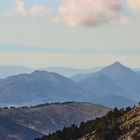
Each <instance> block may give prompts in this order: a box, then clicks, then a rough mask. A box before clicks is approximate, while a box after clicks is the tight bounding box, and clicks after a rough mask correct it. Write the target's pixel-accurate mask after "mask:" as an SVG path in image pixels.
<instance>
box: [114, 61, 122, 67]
mask: <svg viewBox="0 0 140 140" xmlns="http://www.w3.org/2000/svg"><path fill="white" fill-rule="evenodd" d="M112 65H117V66H123V65H122V64H121V63H120V62H119V61H116V62H115V63H113V64H112Z"/></svg>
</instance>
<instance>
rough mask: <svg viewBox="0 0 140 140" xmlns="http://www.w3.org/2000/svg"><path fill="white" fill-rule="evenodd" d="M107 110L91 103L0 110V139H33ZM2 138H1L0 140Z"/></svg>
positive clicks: (98, 115) (68, 103)
mask: <svg viewBox="0 0 140 140" xmlns="http://www.w3.org/2000/svg"><path fill="white" fill-rule="evenodd" d="M109 110H110V109H109V108H106V107H104V106H101V105H97V104H92V103H75V102H65V103H55V104H44V105H38V106H34V107H30V108H29V107H20V108H14V107H11V108H10V109H8V108H1V109H0V140H33V139H34V138H35V137H41V136H43V135H44V134H48V133H50V132H54V131H56V130H58V129H62V128H63V127H67V126H70V125H71V124H77V125H79V123H80V122H81V121H86V120H90V119H94V118H96V117H100V116H102V115H104V114H106V113H107V112H108V111H109ZM1 138H2V139H1Z"/></svg>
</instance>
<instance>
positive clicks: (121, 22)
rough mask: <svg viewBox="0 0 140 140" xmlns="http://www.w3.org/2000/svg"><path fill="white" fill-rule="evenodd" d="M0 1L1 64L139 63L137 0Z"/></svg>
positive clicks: (139, 8) (84, 65) (139, 12)
mask: <svg viewBox="0 0 140 140" xmlns="http://www.w3.org/2000/svg"><path fill="white" fill-rule="evenodd" d="M104 2H105V3H104ZM0 3H1V4H0V31H1V32H0V57H1V60H0V65H24V66H30V67H44V66H66V67H67V66H68V67H78V68H89V67H94V66H99V65H107V64H110V63H113V62H114V61H120V62H122V63H124V64H126V65H128V66H132V67H140V39H139V36H140V19H139V18H140V1H139V0H115V1H114V0H100V1H99V0H87V1H84V0H76V1H74V0H65V1H63V0H5V1H0Z"/></svg>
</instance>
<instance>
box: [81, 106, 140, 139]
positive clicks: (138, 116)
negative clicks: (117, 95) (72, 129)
mask: <svg viewBox="0 0 140 140" xmlns="http://www.w3.org/2000/svg"><path fill="white" fill-rule="evenodd" d="M118 122H119V127H120V130H121V133H120V136H118V137H117V138H116V140H140V105H139V106H138V107H135V108H133V109H132V110H131V111H129V112H127V113H126V114H124V115H123V116H122V117H120V118H118ZM95 135H96V133H95V131H94V132H92V133H89V134H87V135H85V136H83V137H82V138H80V139H79V140H98V139H97V138H96V137H95Z"/></svg>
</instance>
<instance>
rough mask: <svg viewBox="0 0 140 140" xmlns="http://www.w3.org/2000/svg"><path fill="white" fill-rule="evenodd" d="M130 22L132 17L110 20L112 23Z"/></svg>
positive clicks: (123, 23) (122, 23)
mask: <svg viewBox="0 0 140 140" xmlns="http://www.w3.org/2000/svg"><path fill="white" fill-rule="evenodd" d="M132 22H133V21H132V19H131V18H128V17H120V18H116V19H114V20H112V21H111V23H112V24H121V25H128V24H131V23H132Z"/></svg>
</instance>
